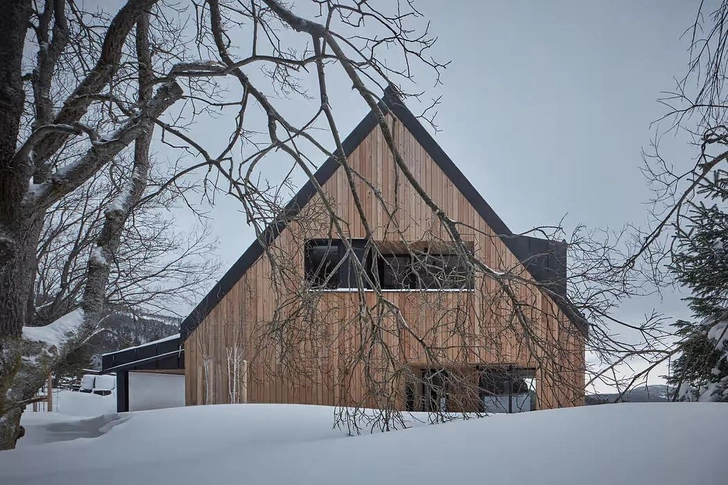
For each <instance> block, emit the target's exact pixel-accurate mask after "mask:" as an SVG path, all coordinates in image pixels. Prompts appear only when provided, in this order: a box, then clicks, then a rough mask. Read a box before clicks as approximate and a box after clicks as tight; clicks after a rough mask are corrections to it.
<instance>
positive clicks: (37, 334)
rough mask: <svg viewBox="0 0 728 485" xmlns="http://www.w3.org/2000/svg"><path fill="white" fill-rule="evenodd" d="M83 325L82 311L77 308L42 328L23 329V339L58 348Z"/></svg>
mask: <svg viewBox="0 0 728 485" xmlns="http://www.w3.org/2000/svg"><path fill="white" fill-rule="evenodd" d="M82 323H83V310H82V309H80V308H77V309H76V310H73V311H72V312H70V313H66V314H65V315H63V316H62V317H61V318H59V319H58V320H56V321H54V322H52V323H49V324H48V325H46V326H44V327H23V338H24V339H25V340H28V341H30V342H43V343H45V344H46V345H47V346H48V347H49V348H51V347H56V348H59V347H61V346H62V344H63V343H64V342H65V341H66V340H68V334H69V333H71V334H73V333H75V332H76V331H77V330H78V328H79V327H80V326H81V324H82Z"/></svg>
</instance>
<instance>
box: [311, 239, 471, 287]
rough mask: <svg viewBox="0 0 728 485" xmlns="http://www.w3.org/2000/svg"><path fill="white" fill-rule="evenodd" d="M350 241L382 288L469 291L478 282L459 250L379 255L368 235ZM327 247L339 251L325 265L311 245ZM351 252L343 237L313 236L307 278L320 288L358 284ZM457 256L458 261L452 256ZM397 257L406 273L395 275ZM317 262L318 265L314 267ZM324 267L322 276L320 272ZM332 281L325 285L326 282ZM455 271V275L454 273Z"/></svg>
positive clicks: (368, 271) (357, 255) (388, 252)
mask: <svg viewBox="0 0 728 485" xmlns="http://www.w3.org/2000/svg"><path fill="white" fill-rule="evenodd" d="M349 241H350V244H351V246H352V249H353V251H354V256H355V257H356V258H357V259H358V260H359V261H361V262H362V264H363V265H364V267H365V268H366V271H367V273H368V274H369V277H370V278H371V280H372V281H378V282H379V285H380V287H381V288H382V290H385V291H386V290H413V291H418V290H419V291H427V290H460V291H469V290H472V289H473V288H474V286H475V278H474V271H473V268H472V267H471V266H469V265H468V264H467V262H466V260H464V259H462V258H460V257H459V255H457V254H456V253H445V252H442V251H438V252H432V253H431V252H429V251H428V250H427V249H424V250H422V251H419V250H415V251H412V252H408V253H402V252H396V251H386V250H384V251H382V250H380V251H381V254H380V255H377V257H376V259H375V258H374V254H373V252H372V251H371V250H369V249H368V245H369V244H371V243H370V242H369V241H367V240H366V239H350V240H349ZM314 247H318V248H322V247H324V248H326V249H328V250H329V251H331V252H334V253H335V255H333V256H331V255H328V258H329V259H330V261H331V262H330V263H328V264H326V265H325V266H321V265H322V264H323V261H325V257H324V258H321V259H319V258H315V261H318V263H316V262H315V261H314V258H312V257H311V248H314ZM349 257H351V255H347V254H346V247H345V246H344V242H343V241H342V240H340V239H310V240H308V241H306V243H305V245H304V278H305V279H306V281H308V282H309V284H310V285H311V287H312V288H316V289H327V290H336V289H351V288H356V287H357V285H356V274H355V272H354V268H353V265H352V263H351V260H347V259H348V258H349ZM453 259H454V260H455V262H454V264H453V263H452V260H453ZM394 261H399V263H397V264H396V266H400V265H401V268H402V270H401V271H402V273H400V274H398V275H396V276H395V277H394V278H392V277H391V275H392V268H393V266H395V265H394V264H393V263H394ZM314 264H316V267H314ZM337 265H338V266H339V268H338V271H337V272H336V274H332V273H327V272H326V268H327V267H332V268H333V267H336V266H337ZM322 269H323V270H324V274H323V275H322V276H317V273H318V272H319V271H321V270H322ZM328 275H330V277H328V281H327V282H326V284H325V285H324V284H323V282H324V281H325V280H326V279H327V276H328ZM453 275H455V276H454V277H453ZM364 287H365V288H370V286H369V284H368V283H367V282H366V281H364Z"/></svg>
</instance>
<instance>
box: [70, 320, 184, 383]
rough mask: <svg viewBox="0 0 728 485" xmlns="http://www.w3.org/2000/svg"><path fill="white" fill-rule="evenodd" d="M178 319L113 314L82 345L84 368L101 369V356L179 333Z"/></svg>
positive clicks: (179, 321)
mask: <svg viewBox="0 0 728 485" xmlns="http://www.w3.org/2000/svg"><path fill="white" fill-rule="evenodd" d="M180 323H181V319H179V318H175V317H169V316H166V315H141V316H139V315H131V314H129V313H114V314H112V315H109V316H108V317H106V319H104V327H105V329H106V330H105V331H103V332H100V333H98V334H96V335H94V336H93V337H92V338H91V339H90V340H89V341H88V342H87V343H86V344H85V345H84V347H85V349H84V350H85V352H84V353H85V355H87V358H88V368H91V369H96V370H98V369H100V368H101V354H105V353H107V352H114V351H117V350H120V349H124V348H126V347H133V346H136V345H142V344H145V343H147V342H151V341H152V340H159V339H160V338H164V337H169V336H170V335H174V334H175V333H178V332H179V325H180Z"/></svg>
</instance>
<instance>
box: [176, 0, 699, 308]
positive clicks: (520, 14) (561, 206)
mask: <svg viewBox="0 0 728 485" xmlns="http://www.w3.org/2000/svg"><path fill="white" fill-rule="evenodd" d="M297 3H298V4H302V3H303V2H297ZM416 5H417V6H418V8H419V9H420V10H421V11H422V13H423V14H424V15H425V18H426V19H429V20H430V21H431V30H432V32H433V33H434V34H435V35H437V36H438V37H439V42H438V44H437V45H436V47H435V48H434V49H433V55H434V56H435V57H436V58H439V60H441V61H443V60H450V61H452V63H451V65H450V66H449V67H448V68H447V69H446V70H445V72H444V74H443V76H442V82H443V85H442V86H438V87H436V88H432V83H431V77H428V76H426V75H423V77H422V82H423V84H421V85H419V86H418V87H417V89H422V90H425V91H426V93H427V96H428V97H429V98H434V97H437V96H440V95H441V96H442V100H441V104H440V105H439V107H438V116H437V118H436V124H437V126H438V128H439V129H440V130H441V131H440V132H439V133H437V134H436V135H435V140H436V141H437V142H438V143H439V144H440V145H441V147H442V148H443V149H444V150H445V152H446V153H447V154H448V155H449V156H450V157H451V158H452V159H453V161H454V162H455V163H456V164H457V165H458V167H459V168H460V169H461V170H462V171H463V172H464V173H465V175H466V176H468V178H469V179H470V181H471V183H472V184H473V185H474V186H475V187H476V188H477V189H478V190H479V191H480V193H481V194H482V195H483V197H484V198H485V199H486V200H487V201H488V202H489V203H490V205H491V206H492V207H493V208H494V209H495V210H496V212H497V213H498V214H499V215H500V216H501V218H502V219H503V220H504V221H505V222H506V224H508V225H509V226H510V227H511V229H512V230H514V231H515V232H522V231H527V230H529V229H531V228H533V227H535V226H541V225H550V224H557V223H558V222H559V221H560V220H561V218H562V217H563V216H565V215H566V216H567V217H566V221H565V222H566V227H567V229H572V228H573V227H575V226H576V225H577V224H580V223H581V224H585V225H587V226H588V227H591V228H600V227H601V228H603V227H606V226H609V227H614V228H620V227H622V226H624V225H625V224H628V223H634V224H644V222H645V221H646V208H647V207H646V205H645V204H644V203H645V202H646V201H647V200H648V199H649V197H650V192H649V191H648V189H647V187H646V184H645V179H644V178H643V176H642V175H641V173H640V171H639V167H640V165H641V150H642V148H643V147H648V145H649V143H650V140H651V138H652V137H653V136H654V134H655V130H656V128H655V127H652V128H650V123H651V122H653V121H654V120H656V119H657V118H659V117H660V116H661V115H662V114H664V113H665V108H664V107H663V106H661V105H660V104H658V103H657V99H658V98H659V97H660V96H661V94H660V93H661V91H665V90H669V89H671V88H672V87H673V86H674V81H673V77H677V76H681V75H683V74H684V73H685V69H686V65H687V59H688V58H687V56H688V54H687V47H688V45H687V41H686V40H685V39H683V40H681V39H680V36H681V34H682V33H683V32H684V30H685V29H686V28H687V27H688V26H689V25H690V22H691V20H692V18H693V17H694V15H695V11H696V8H697V5H695V4H694V2H684V1H677V0H669V1H665V0H660V1H658V0H650V1H641V2H633V1H610V2H603V1H596V0H592V1H580V2H576V1H569V2H567V1H549V2H544V1H518V2H516V1H465V0H460V1H456V0H453V1H448V2H443V1H442V0H424V1H423V0H420V1H418V2H416ZM333 80H334V81H333V82H330V83H329V85H330V89H331V91H332V100H333V101H332V104H333V107H334V110H335V113H336V114H337V116H338V118H337V120H338V123H339V126H340V129H341V132H342V134H344V135H345V134H348V133H349V131H350V130H351V129H352V128H353V127H354V126H355V125H356V124H357V123H358V122H359V121H360V120H361V118H363V117H364V116H365V115H366V112H367V108H366V106H365V104H364V103H363V102H362V101H361V100H360V99H357V96H356V95H355V94H354V93H352V92H351V90H350V84H349V83H348V82H346V81H345V80H343V78H341V77H339V78H336V77H333ZM296 103H300V101H295V100H292V101H291V103H290V106H291V107H293V108H294V109H296V108H297V107H298V106H299V105H297V104H296ZM280 104H281V103H280V102H279V105H280ZM408 104H409V107H410V108H411V109H412V110H413V111H415V112H417V111H418V109H420V110H421V109H422V107H421V106H417V104H416V103H414V102H409V103H408ZM215 129H216V128H212V127H210V128H209V130H210V136H213V130H215ZM668 143H670V145H669V151H668V153H667V155H668V156H670V157H671V158H673V159H674V161H675V162H676V163H678V164H680V163H683V164H684V163H686V161H687V160H688V159H689V157H690V154H691V152H690V150H689V149H688V148H687V147H686V146H684V144H683V142H682V140H672V141H670V140H668ZM321 162H323V159H322V160H321ZM267 173H269V174H272V176H274V175H275V170H274V169H273V170H271V171H269V172H267ZM179 217H180V218H184V217H188V216H186V215H185V214H180V215H179ZM210 217H211V220H212V222H213V233H214V234H215V235H216V236H217V237H218V238H219V239H220V247H219V252H218V254H219V256H220V257H221V259H222V260H223V271H224V270H226V269H227V268H228V267H229V266H230V265H231V264H232V263H233V262H234V261H235V260H236V259H237V258H238V257H239V256H240V255H241V254H242V252H243V251H244V250H245V249H246V248H247V246H248V245H249V244H250V242H251V241H252V239H253V232H252V230H250V229H249V228H247V227H246V226H245V220H244V218H243V217H242V216H241V215H240V214H239V212H238V206H237V203H236V202H233V201H225V200H219V201H218V203H217V205H216V207H215V208H214V210H212V211H211V212H210ZM220 276H222V272H221V274H220ZM654 307H657V308H658V309H659V310H660V311H662V312H664V313H667V314H670V315H675V316H687V313H686V311H685V305H684V303H682V302H681V301H680V300H679V297H677V296H675V295H671V294H669V295H667V296H666V298H665V299H664V301H660V300H659V299H655V298H652V299H643V300H639V301H633V302H629V303H628V304H626V305H625V306H624V308H623V309H622V310H621V311H620V316H623V317H625V318H636V317H638V316H639V315H641V314H643V313H645V312H650V311H651V309H652V308H654Z"/></svg>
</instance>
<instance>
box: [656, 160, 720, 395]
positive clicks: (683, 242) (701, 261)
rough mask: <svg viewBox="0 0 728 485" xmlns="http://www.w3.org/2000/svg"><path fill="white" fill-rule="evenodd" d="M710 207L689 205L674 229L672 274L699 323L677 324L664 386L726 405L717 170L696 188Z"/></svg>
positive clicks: (718, 180) (699, 203)
mask: <svg viewBox="0 0 728 485" xmlns="http://www.w3.org/2000/svg"><path fill="white" fill-rule="evenodd" d="M699 191H700V193H701V195H704V196H705V197H706V198H707V199H708V200H713V201H714V202H715V203H714V204H713V205H711V206H708V205H706V204H705V203H704V202H703V201H699V202H695V203H691V204H690V208H689V214H688V217H687V220H688V221H689V224H688V225H687V226H685V227H677V235H676V241H677V245H676V250H675V253H674V254H673V265H672V270H673V271H674V272H675V275H676V276H677V280H678V281H679V282H680V283H682V284H684V285H685V286H687V287H688V288H690V290H691V296H690V298H688V301H689V303H690V308H691V310H692V311H693V313H694V314H695V316H696V317H697V319H699V320H702V323H700V324H692V323H689V322H685V321H678V322H677V323H676V324H675V325H676V326H677V327H678V335H679V336H680V337H681V341H680V346H679V349H680V351H681V353H680V356H679V357H678V358H677V359H676V361H675V362H674V365H673V366H672V369H671V370H672V375H671V376H670V377H669V379H668V382H669V384H672V385H674V386H676V388H677V392H678V398H679V399H681V400H690V401H728V298H727V297H728V213H727V212H726V208H727V207H726V203H725V202H726V200H728V173H726V172H723V171H718V172H717V173H716V174H715V178H714V179H713V180H706V181H704V182H703V183H702V184H701V186H700V190H699Z"/></svg>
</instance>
